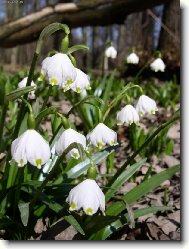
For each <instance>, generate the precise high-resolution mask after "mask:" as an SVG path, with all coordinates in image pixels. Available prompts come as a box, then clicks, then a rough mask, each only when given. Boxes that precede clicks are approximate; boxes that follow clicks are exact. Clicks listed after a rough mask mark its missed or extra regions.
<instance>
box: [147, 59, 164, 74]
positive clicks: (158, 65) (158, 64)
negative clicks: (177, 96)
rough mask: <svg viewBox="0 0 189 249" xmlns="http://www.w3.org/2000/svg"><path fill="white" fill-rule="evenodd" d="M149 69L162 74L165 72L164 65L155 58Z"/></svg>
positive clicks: (160, 60)
mask: <svg viewBox="0 0 189 249" xmlns="http://www.w3.org/2000/svg"><path fill="white" fill-rule="evenodd" d="M150 68H151V70H152V71H154V72H158V71H160V72H164V71H165V63H164V62H163V60H162V59H161V58H157V59H156V60H154V61H153V62H152V63H151V64H150Z"/></svg>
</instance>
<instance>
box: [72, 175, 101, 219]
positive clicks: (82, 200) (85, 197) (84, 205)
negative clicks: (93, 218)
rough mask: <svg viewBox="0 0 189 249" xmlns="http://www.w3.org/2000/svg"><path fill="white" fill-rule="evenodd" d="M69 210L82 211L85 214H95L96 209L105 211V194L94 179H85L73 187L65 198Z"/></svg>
mask: <svg viewBox="0 0 189 249" xmlns="http://www.w3.org/2000/svg"><path fill="white" fill-rule="evenodd" d="M67 201H68V203H69V205H70V208H69V210H70V211H73V210H79V209H83V211H84V212H85V213H86V214H87V215H93V214H95V213H96V212H97V211H98V209H100V210H101V211H102V212H103V213H104V211H105V196H104V194H103V192H102V190H101V189H100V188H99V186H98V185H97V183H96V182H95V180H91V179H86V180H84V181H83V182H81V183H80V184H78V185H77V186H76V187H74V188H73V189H72V190H71V191H70V193H69V195H68V198H67Z"/></svg>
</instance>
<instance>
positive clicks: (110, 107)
mask: <svg viewBox="0 0 189 249" xmlns="http://www.w3.org/2000/svg"><path fill="white" fill-rule="evenodd" d="M135 87H137V88H139V89H140V90H141V87H140V86H138V85H133V86H130V87H128V88H127V87H126V88H125V89H124V90H123V91H122V92H121V93H120V94H119V95H118V96H117V97H116V98H115V99H113V100H112V102H111V103H110V104H109V106H108V109H107V111H106V112H105V114H104V116H103V120H104V122H105V120H106V118H107V117H108V114H109V112H110V111H111V109H112V108H113V107H114V106H115V105H116V104H118V102H119V101H121V99H122V97H123V96H124V95H125V92H126V91H127V90H129V89H131V88H135Z"/></svg>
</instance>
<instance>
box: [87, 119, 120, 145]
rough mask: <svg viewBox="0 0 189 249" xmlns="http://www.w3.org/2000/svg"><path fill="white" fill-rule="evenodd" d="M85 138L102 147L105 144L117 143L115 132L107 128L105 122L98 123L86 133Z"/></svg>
mask: <svg viewBox="0 0 189 249" xmlns="http://www.w3.org/2000/svg"><path fill="white" fill-rule="evenodd" d="M87 139H88V140H89V142H90V143H91V144H92V145H94V146H95V147H98V148H99V149H102V147H103V146H105V145H106V144H108V145H116V144H117V133H116V132H115V131H113V130H111V129H110V128H108V127H107V126H106V125H105V124H103V123H99V124H98V125H97V126H96V127H95V128H94V129H93V130H92V131H91V132H90V133H89V134H88V135H87Z"/></svg>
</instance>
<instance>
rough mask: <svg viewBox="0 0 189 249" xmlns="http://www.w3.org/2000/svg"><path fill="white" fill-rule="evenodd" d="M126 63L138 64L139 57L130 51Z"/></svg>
mask: <svg viewBox="0 0 189 249" xmlns="http://www.w3.org/2000/svg"><path fill="white" fill-rule="evenodd" d="M127 63H128V64H138V63H139V57H138V56H137V55H136V54H135V53H131V54H130V55H128V56H127Z"/></svg>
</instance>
